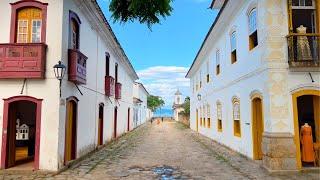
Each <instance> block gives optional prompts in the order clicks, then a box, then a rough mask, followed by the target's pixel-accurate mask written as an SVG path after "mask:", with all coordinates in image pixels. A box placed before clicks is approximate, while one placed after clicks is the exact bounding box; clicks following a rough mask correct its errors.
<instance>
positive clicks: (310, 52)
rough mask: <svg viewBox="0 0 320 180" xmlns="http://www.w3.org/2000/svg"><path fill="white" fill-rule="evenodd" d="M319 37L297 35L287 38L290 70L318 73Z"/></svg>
mask: <svg viewBox="0 0 320 180" xmlns="http://www.w3.org/2000/svg"><path fill="white" fill-rule="evenodd" d="M319 37H320V35H319V34H297V33H292V34H290V35H288V36H287V41H288V55H289V67H290V70H293V71H320V63H319V62H320V60H319V57H320V49H319V48H320V46H319V42H320V38H319Z"/></svg>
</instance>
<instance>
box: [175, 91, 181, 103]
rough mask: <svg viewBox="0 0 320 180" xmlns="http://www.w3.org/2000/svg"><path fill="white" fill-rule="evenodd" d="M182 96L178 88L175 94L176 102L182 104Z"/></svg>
mask: <svg viewBox="0 0 320 180" xmlns="http://www.w3.org/2000/svg"><path fill="white" fill-rule="evenodd" d="M181 96H182V94H181V92H180V91H179V89H178V90H177V92H176V93H175V94H174V104H182V98H181Z"/></svg>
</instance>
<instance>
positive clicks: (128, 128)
mask: <svg viewBox="0 0 320 180" xmlns="http://www.w3.org/2000/svg"><path fill="white" fill-rule="evenodd" d="M127 124H128V125H127V131H128V132H129V131H130V108H128V123H127Z"/></svg>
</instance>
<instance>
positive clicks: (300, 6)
mask: <svg viewBox="0 0 320 180" xmlns="http://www.w3.org/2000/svg"><path fill="white" fill-rule="evenodd" d="M318 3H319V2H318ZM288 7H289V8H288V12H289V14H288V17H289V35H288V36H287V40H288V51H289V52H288V55H289V65H290V67H292V68H300V67H302V68H314V69H315V71H318V68H319V61H320V50H319V49H320V45H319V39H320V35H319V32H320V31H319V30H320V29H319V18H320V15H319V14H320V12H319V4H318V5H317V4H316V1H315V0H292V1H288ZM311 71H313V70H311Z"/></svg>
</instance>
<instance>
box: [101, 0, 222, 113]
mask: <svg viewBox="0 0 320 180" xmlns="http://www.w3.org/2000/svg"><path fill="white" fill-rule="evenodd" d="M98 2H99V4H100V6H101V8H102V10H103V12H104V13H105V15H106V17H107V19H108V21H109V23H110V25H111V27H112V29H113V31H114V33H115V34H116V36H117V38H118V40H119V42H120V44H121V45H122V47H123V49H124V50H125V52H126V54H127V56H128V57H129V59H130V61H131V63H132V64H133V66H134V68H135V70H136V71H137V73H138V75H139V77H140V80H139V81H141V82H142V83H144V85H145V86H146V88H147V89H148V91H149V92H150V93H151V94H154V95H159V96H161V97H163V98H164V99H165V101H166V106H167V107H170V106H171V105H172V102H173V94H174V92H175V91H176V90H177V89H180V91H181V92H182V93H183V94H184V95H185V96H187V95H189V88H188V86H189V81H188V80H187V79H185V78H184V76H185V74H186V72H187V71H188V69H189V67H190V65H191V64H192V61H193V60H194V58H195V56H196V54H197V52H198V50H199V48H200V46H201V44H202V42H203V40H204V38H205V36H206V34H207V32H208V30H209V28H210V26H211V25H212V23H213V20H214V18H215V17H216V15H217V12H216V11H213V10H211V9H208V7H209V5H210V3H211V0H174V2H173V4H172V5H173V8H174V10H173V12H172V15H171V16H170V17H167V18H166V19H163V20H162V21H161V24H158V25H154V26H153V27H152V31H150V29H148V27H147V26H146V25H145V24H139V23H138V22H133V23H126V24H120V23H118V22H116V23H113V20H112V19H111V18H110V17H111V14H110V12H109V10H108V5H109V2H110V1H109V0H98Z"/></svg>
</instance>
